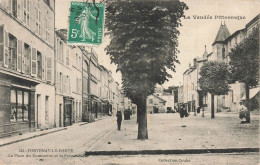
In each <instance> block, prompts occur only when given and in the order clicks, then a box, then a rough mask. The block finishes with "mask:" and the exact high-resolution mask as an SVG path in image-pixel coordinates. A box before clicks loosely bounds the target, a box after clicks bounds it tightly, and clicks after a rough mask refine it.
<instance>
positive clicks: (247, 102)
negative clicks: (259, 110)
mask: <svg viewBox="0 0 260 165" xmlns="http://www.w3.org/2000/svg"><path fill="white" fill-rule="evenodd" d="M246 107H247V109H248V116H247V117H246V122H247V123H250V99H249V85H248V84H246Z"/></svg>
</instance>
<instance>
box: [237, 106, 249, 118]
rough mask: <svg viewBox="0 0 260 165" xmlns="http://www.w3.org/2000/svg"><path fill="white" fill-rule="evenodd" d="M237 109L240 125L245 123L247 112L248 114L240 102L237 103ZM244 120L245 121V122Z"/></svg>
mask: <svg viewBox="0 0 260 165" xmlns="http://www.w3.org/2000/svg"><path fill="white" fill-rule="evenodd" d="M237 109H238V112H239V118H240V119H241V123H246V122H247V118H248V117H249V112H248V109H247V108H246V106H244V105H243V102H242V101H240V102H239V105H238V107H237ZM245 119H246V121H245Z"/></svg>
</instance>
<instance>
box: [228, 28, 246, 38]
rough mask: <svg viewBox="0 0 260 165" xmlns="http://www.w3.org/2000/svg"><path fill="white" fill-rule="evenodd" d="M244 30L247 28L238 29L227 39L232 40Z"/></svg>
mask: <svg viewBox="0 0 260 165" xmlns="http://www.w3.org/2000/svg"><path fill="white" fill-rule="evenodd" d="M244 30H245V29H240V30H237V31H236V32H234V33H233V34H231V35H230V36H229V37H228V38H226V40H225V41H229V40H231V39H232V38H233V37H234V36H236V35H238V34H239V33H240V32H243V31H244Z"/></svg>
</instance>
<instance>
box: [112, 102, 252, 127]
mask: <svg viewBox="0 0 260 165" xmlns="http://www.w3.org/2000/svg"><path fill="white" fill-rule="evenodd" d="M238 112H239V118H240V119H241V120H242V121H241V123H248V122H250V114H249V111H248V109H247V108H246V106H244V105H243V103H242V101H240V102H239V105H238ZM179 113H180V117H181V126H182V127H186V119H185V118H186V117H188V116H189V113H188V111H187V109H186V108H185V105H184V104H181V105H180V109H179ZM197 113H200V107H199V108H198V109H197ZM116 117H117V129H118V130H119V131H120V129H121V122H122V113H121V111H117V114H116ZM244 120H245V121H244Z"/></svg>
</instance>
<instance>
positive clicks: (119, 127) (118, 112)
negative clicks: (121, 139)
mask: <svg viewBox="0 0 260 165" xmlns="http://www.w3.org/2000/svg"><path fill="white" fill-rule="evenodd" d="M116 117H117V129H118V130H119V131H120V129H121V122H122V113H121V111H117V113H116Z"/></svg>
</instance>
